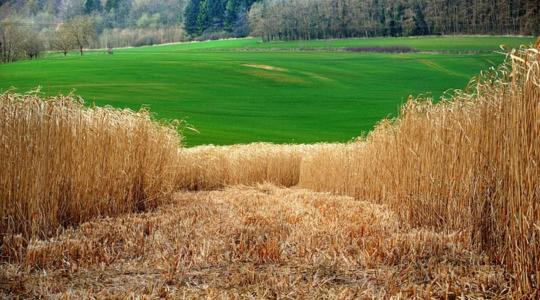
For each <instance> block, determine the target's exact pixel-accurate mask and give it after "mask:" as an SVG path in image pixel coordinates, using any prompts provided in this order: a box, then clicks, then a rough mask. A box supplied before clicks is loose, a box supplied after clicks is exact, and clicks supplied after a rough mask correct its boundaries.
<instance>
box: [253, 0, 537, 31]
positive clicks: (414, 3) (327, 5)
mask: <svg viewBox="0 0 540 300" xmlns="http://www.w3.org/2000/svg"><path fill="white" fill-rule="evenodd" d="M539 11H540V1H538V0H263V1H262V2H259V3H256V4H254V5H253V6H252V8H251V10H250V13H249V21H250V25H251V29H252V34H254V35H260V36H262V37H263V38H264V39H265V40H275V39H286V40H288V39H318V38H345V37H371V36H409V35H439V34H525V35H531V34H538V32H539V31H540V14H539Z"/></svg>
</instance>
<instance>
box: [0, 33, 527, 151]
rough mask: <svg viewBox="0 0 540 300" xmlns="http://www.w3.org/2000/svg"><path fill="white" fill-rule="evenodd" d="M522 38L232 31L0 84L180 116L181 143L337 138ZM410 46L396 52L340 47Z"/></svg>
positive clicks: (34, 71) (67, 61)
mask: <svg viewBox="0 0 540 300" xmlns="http://www.w3.org/2000/svg"><path fill="white" fill-rule="evenodd" d="M532 41H533V38H527V37H425V38H377V39H346V40H324V41H294V42H272V43H262V42H261V41H260V40H258V39H251V38H248V39H237V40H224V41H212V42H198V43H184V44H173V45H163V46H153V47H142V48H132V49H117V50H116V51H115V52H114V54H113V55H109V54H106V53H105V52H103V51H93V52H88V53H86V54H85V55H84V56H82V57H81V56H79V55H77V54H76V53H70V54H69V55H68V56H67V57H64V56H62V55H59V54H49V55H47V56H46V57H44V58H42V59H39V60H36V61H19V62H16V63H12V64H5V65H0V89H1V90H3V91H5V90H6V89H8V88H10V87H15V88H17V91H19V92H24V91H28V90H31V89H34V88H35V87H36V86H41V89H42V92H43V93H46V94H57V93H59V92H62V93H68V92H70V91H75V93H76V94H78V95H81V96H82V97H83V98H84V99H85V100H86V102H87V103H96V104H97V105H107V104H108V105H113V106H116V107H127V108H132V109H139V108H140V107H141V106H147V107H150V109H151V110H152V112H154V113H155V114H156V117H157V118H164V119H183V120H186V121H187V122H188V123H189V124H190V125H191V126H193V127H195V128H196V129H197V131H198V132H195V131H186V132H185V134H186V143H187V144H188V145H190V146H193V145H199V144H209V143H211V144H233V143H247V142H254V141H269V142H277V143H311V142H320V141H347V140H350V139H351V138H353V137H355V136H358V135H359V134H360V133H361V132H363V131H369V130H370V129H372V128H373V126H374V124H375V123H376V122H377V121H379V120H380V119H382V118H384V117H387V116H392V115H395V114H396V112H397V111H398V108H399V106H400V105H401V104H402V103H403V102H404V101H405V100H406V98H407V96H408V95H418V94H427V95H433V96H434V97H439V96H441V95H442V93H443V92H444V91H446V90H450V89H455V88H463V87H464V86H465V85H466V84H467V82H468V81H469V79H470V78H471V76H473V75H475V74H477V73H478V72H480V70H484V69H487V68H489V67H491V66H495V65H497V64H499V63H500V62H502V61H503V59H504V55H502V54H500V53H496V51H497V50H499V49H500V48H499V45H501V44H505V45H508V46H510V47H516V46H519V45H520V44H528V43H531V42H532ZM394 45H402V46H410V47H413V48H415V49H416V50H418V52H416V53H407V54H391V53H390V54H381V53H359V52H347V51H344V50H343V49H342V48H344V47H362V46H394Z"/></svg>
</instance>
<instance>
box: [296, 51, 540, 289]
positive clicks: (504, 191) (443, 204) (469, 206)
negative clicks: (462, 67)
mask: <svg viewBox="0 0 540 300" xmlns="http://www.w3.org/2000/svg"><path fill="white" fill-rule="evenodd" d="M299 185H300V186H301V187H304V188H310V189H313V190H317V191H331V192H335V193H340V194H346V195H351V196H354V197H356V198H358V199H362V200H370V201H373V202H376V203H383V204H386V205H388V206H389V207H390V208H392V209H393V210H394V211H395V212H397V213H398V214H399V215H400V217H401V218H402V220H405V221H407V222H408V223H410V224H411V225H413V226H427V227H431V228H437V229H442V230H465V231H467V232H470V235H469V236H470V242H472V243H473V244H474V245H477V246H478V248H479V249H480V250H482V251H485V252H486V253H488V254H489V255H490V257H491V258H493V259H494V260H495V261H497V262H499V263H502V264H504V265H506V266H507V267H508V268H509V270H510V271H511V272H512V273H513V276H514V280H515V282H516V291H515V292H516V293H517V295H521V294H528V293H531V292H532V291H535V290H536V291H537V292H538V289H539V284H540V54H539V52H538V50H536V49H521V50H514V51H513V52H511V53H510V54H509V59H508V62H507V63H506V64H504V65H503V66H501V67H500V68H499V69H497V70H494V71H492V72H489V73H487V74H483V75H481V76H479V77H478V78H475V79H473V80H472V81H471V84H470V86H469V88H468V89H467V90H465V91H456V92H455V93H454V96H453V97H452V98H451V99H449V101H442V102H441V103H438V104H433V103H432V102H431V101H430V100H429V99H417V100H413V99H410V101H408V103H407V104H406V105H405V106H404V107H403V109H402V112H401V115H400V117H399V118H397V119H395V120H393V121H388V120H387V121H383V122H381V123H380V124H379V125H378V126H377V128H376V129H375V131H374V132H373V133H371V134H370V135H369V136H368V137H367V138H366V139H365V141H361V142H358V143H351V144H347V145H342V146H336V147H335V148H333V149H332V148H330V149H322V150H319V151H313V152H312V153H311V154H310V155H309V156H308V157H306V158H305V159H304V161H303V162H302V167H301V171H300V183H299Z"/></svg>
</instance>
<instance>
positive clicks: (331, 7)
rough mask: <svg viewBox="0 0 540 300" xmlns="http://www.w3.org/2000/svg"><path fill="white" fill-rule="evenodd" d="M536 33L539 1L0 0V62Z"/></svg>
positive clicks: (539, 18)
mask: <svg viewBox="0 0 540 300" xmlns="http://www.w3.org/2000/svg"><path fill="white" fill-rule="evenodd" d="M539 33H540V1H539V0H28V1H26V0H0V61H1V62H9V61H13V60H16V59H20V58H25V57H26V58H34V57H37V56H38V55H39V53H40V52H41V51H42V50H59V51H61V52H64V53H67V51H68V50H69V49H78V50H79V51H80V52H81V54H82V53H83V51H82V50H83V48H114V47H126V46H142V45H152V44H159V43H167V42H178V41H184V40H190V39H192V40H193V39H195V40H204V39H216V38H229V37H243V36H247V35H252V36H261V37H262V38H263V40H264V41H269V40H291V39H321V38H346V37H372V36H410V35H440V34H523V35H538V34H539ZM83 36H84V38H81V37H83Z"/></svg>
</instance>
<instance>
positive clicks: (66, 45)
mask: <svg viewBox="0 0 540 300" xmlns="http://www.w3.org/2000/svg"><path fill="white" fill-rule="evenodd" d="M52 46H53V48H54V49H55V50H59V51H61V52H62V53H64V56H66V55H67V53H68V51H69V50H71V49H73V48H74V47H75V42H74V40H73V38H72V35H71V32H70V30H69V28H68V27H67V26H66V25H65V24H62V25H60V26H59V27H58V28H57V29H56V32H55V35H54V39H53V41H52Z"/></svg>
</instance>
